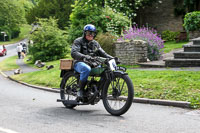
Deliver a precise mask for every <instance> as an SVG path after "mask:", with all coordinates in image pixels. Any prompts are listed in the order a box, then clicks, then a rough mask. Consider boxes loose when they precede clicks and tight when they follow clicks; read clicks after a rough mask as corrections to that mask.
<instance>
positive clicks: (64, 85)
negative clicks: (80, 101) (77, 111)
mask: <svg viewBox="0 0 200 133" xmlns="http://www.w3.org/2000/svg"><path fill="white" fill-rule="evenodd" d="M60 87H61V90H60V97H61V99H62V100H65V101H62V103H63V104H64V106H65V107H66V108H74V107H75V106H77V105H74V104H69V102H67V101H72V100H74V101H76V99H77V94H76V93H77V87H78V77H77V76H76V75H75V74H74V72H73V71H70V72H67V73H66V74H65V75H64V77H63V79H62V81H61V85H60Z"/></svg>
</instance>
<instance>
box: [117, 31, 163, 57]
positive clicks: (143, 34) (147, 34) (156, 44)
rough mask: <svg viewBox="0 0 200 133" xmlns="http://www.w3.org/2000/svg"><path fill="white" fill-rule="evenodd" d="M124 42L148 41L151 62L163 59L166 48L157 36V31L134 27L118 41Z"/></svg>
mask: <svg viewBox="0 0 200 133" xmlns="http://www.w3.org/2000/svg"><path fill="white" fill-rule="evenodd" d="M124 40H143V41H146V42H147V44H148V46H147V48H148V53H147V57H148V58H149V60H151V61H153V60H158V59H160V57H161V52H162V51H161V49H162V48H163V47H164V45H163V40H162V39H161V37H160V36H159V35H158V34H157V31H156V30H154V29H150V28H145V27H142V28H138V27H133V28H130V29H129V30H128V31H125V33H124V35H123V36H122V37H121V38H119V39H118V41H124Z"/></svg>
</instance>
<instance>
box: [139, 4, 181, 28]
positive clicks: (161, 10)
mask: <svg viewBox="0 0 200 133" xmlns="http://www.w3.org/2000/svg"><path fill="white" fill-rule="evenodd" d="M161 1H162V3H158V4H154V5H153V6H152V7H148V8H145V9H142V10H140V11H139V13H138V17H137V21H136V22H137V23H138V24H139V25H145V26H147V25H148V26H149V27H153V28H155V29H157V31H159V32H162V31H164V30H170V31H183V27H182V25H183V22H182V16H179V17H176V16H175V15H174V5H173V0H161Z"/></svg>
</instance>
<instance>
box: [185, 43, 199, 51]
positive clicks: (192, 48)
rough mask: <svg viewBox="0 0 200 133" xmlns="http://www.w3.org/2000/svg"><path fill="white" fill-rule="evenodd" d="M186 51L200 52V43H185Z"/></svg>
mask: <svg viewBox="0 0 200 133" xmlns="http://www.w3.org/2000/svg"><path fill="white" fill-rule="evenodd" d="M183 47H184V52H200V45H192V44H191V43H190V44H185V45H183Z"/></svg>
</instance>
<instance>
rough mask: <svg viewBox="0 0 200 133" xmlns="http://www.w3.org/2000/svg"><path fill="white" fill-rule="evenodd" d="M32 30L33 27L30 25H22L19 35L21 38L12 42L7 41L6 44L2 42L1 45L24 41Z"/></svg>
mask: <svg viewBox="0 0 200 133" xmlns="http://www.w3.org/2000/svg"><path fill="white" fill-rule="evenodd" d="M31 29H32V26H31V25H28V24H23V25H21V27H20V31H21V32H20V34H19V37H17V38H14V39H11V40H10V41H6V42H2V41H0V45H6V44H13V43H17V42H19V41H21V40H23V39H24V38H27V37H28V35H29V33H30V31H31Z"/></svg>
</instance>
